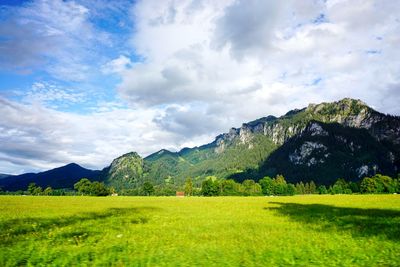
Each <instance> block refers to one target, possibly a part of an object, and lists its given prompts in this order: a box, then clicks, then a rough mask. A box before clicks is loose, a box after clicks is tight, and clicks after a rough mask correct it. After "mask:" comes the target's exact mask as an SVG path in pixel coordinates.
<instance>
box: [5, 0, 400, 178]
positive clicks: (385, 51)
mask: <svg viewBox="0 0 400 267" xmlns="http://www.w3.org/2000/svg"><path fill="white" fill-rule="evenodd" d="M399 14H400V5H399V3H398V1H389V0H381V1H373V0H326V1H322V0H321V1H319V0H306V1H295V0H288V1H268V0H246V1H245V0H222V1H211V0H182V1H172V0H166V1H156V0H146V1H131V0H120V1H106V0H75V1H69V0H66V1H61V0H31V1H4V0H3V1H0V114H1V116H2V117H1V119H0V132H1V134H0V142H1V144H2V146H1V147H0V173H13V174H16V173H23V172H27V171H41V170H45V169H49V168H53V167H57V166H60V165H64V164H67V163H70V162H77V163H79V164H81V165H83V166H85V167H88V168H96V169H99V168H103V167H105V166H106V165H108V164H109V163H110V162H111V161H112V159H113V158H115V157H117V156H119V155H121V154H123V153H126V152H129V151H137V152H138V153H139V154H141V155H142V156H146V155H148V154H150V153H152V152H155V151H157V150H159V149H161V148H166V149H171V150H178V149H180V148H182V147H185V146H195V145H201V144H204V143H207V142H211V141H212V140H213V138H214V136H216V135H217V134H219V133H221V132H226V131H227V130H228V129H229V128H230V127H238V126H240V125H241V123H243V122H246V121H250V120H254V119H256V118H259V117H263V116H266V115H270V114H272V115H282V114H284V113H286V112H287V111H288V110H290V109H294V108H302V107H304V106H307V105H308V104H309V103H318V102H323V101H335V100H338V99H341V98H344V97H352V98H358V99H361V100H363V101H364V102H366V103H368V104H369V105H371V106H373V107H374V108H376V109H377V110H379V111H381V112H385V113H390V114H395V115H399V114H400V108H399V105H398V103H399V101H400V81H399V78H400V77H399V73H400V53H398V47H399V46H400V18H399Z"/></svg>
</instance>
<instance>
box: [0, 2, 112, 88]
mask: <svg viewBox="0 0 400 267" xmlns="http://www.w3.org/2000/svg"><path fill="white" fill-rule="evenodd" d="M4 11H5V12H6V13H3V14H2V15H3V16H2V17H1V18H2V20H3V21H2V22H1V23H0V35H1V36H3V37H4V39H2V40H0V44H1V45H0V68H1V69H6V70H10V69H11V70H17V71H21V72H31V71H34V70H37V69H38V68H40V69H41V70H45V71H46V72H48V73H49V74H51V75H53V76H54V77H56V78H60V79H63V80H72V81H82V80H84V79H87V77H88V72H89V70H91V67H92V66H91V65H90V63H89V61H90V60H93V59H94V58H96V59H97V60H99V54H98V52H97V51H95V49H96V48H97V47H99V46H101V45H109V44H110V40H109V36H108V34H107V33H105V32H102V31H99V30H98V29H96V28H95V27H94V25H93V24H92V23H91V22H90V21H89V15H90V10H89V9H88V8H87V7H85V6H83V5H80V4H78V3H76V2H74V1H62V0H51V1H49V0H37V1H32V2H28V3H25V4H24V6H23V7H6V8H5V9H4Z"/></svg>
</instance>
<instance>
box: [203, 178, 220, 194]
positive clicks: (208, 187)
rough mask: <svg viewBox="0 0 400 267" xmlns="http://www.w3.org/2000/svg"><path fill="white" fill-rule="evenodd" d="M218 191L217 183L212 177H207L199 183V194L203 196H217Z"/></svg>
mask: <svg viewBox="0 0 400 267" xmlns="http://www.w3.org/2000/svg"><path fill="white" fill-rule="evenodd" d="M219 192H220V190H219V188H218V184H217V183H215V182H214V181H213V179H210V178H208V179H206V180H204V181H203V183H202V184H201V194H202V195H203V196H218V195H219Z"/></svg>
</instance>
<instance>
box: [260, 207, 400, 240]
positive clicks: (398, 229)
mask: <svg viewBox="0 0 400 267" xmlns="http://www.w3.org/2000/svg"><path fill="white" fill-rule="evenodd" d="M270 203H271V204H276V205H279V206H278V207H271V208H265V209H266V210H273V211H276V212H278V213H279V214H282V215H285V216H288V217H290V219H292V220H295V221H298V222H301V223H305V224H308V225H310V226H313V227H314V228H315V229H316V230H324V231H333V230H339V231H349V232H351V234H352V235H353V237H368V236H379V237H382V238H385V239H388V240H391V241H396V242H399V241H400V211H396V210H385V209H361V208H346V207H336V206H330V205H322V204H298V203H281V202H270Z"/></svg>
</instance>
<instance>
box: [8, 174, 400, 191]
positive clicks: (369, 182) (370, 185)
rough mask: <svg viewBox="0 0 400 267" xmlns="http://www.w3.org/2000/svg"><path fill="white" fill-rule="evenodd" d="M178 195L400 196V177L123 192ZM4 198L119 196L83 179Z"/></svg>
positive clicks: (227, 182) (215, 182)
mask: <svg viewBox="0 0 400 267" xmlns="http://www.w3.org/2000/svg"><path fill="white" fill-rule="evenodd" d="M176 191H183V192H185V195H186V196H262V195H266V196H291V195H303V194H353V193H358V194H383V193H390V194H393V193H400V175H398V177H397V178H392V177H389V176H386V175H382V174H376V175H374V176H372V177H364V178H363V179H362V180H361V181H360V182H352V181H346V180H345V179H343V178H340V179H338V180H336V182H335V183H334V184H332V185H330V186H325V185H319V186H317V185H316V184H315V183H314V182H313V181H310V182H306V183H304V182H299V183H296V184H292V183H288V182H287V181H286V179H285V177H284V176H283V175H277V176H276V177H274V178H271V177H268V176H266V177H264V178H262V179H260V180H259V181H258V182H256V181H254V180H252V179H247V180H244V181H243V182H242V183H238V182H236V181H234V180H232V179H219V178H217V177H215V176H208V177H206V178H205V179H204V180H203V181H202V182H201V184H197V186H196V185H195V183H194V181H193V179H192V178H190V177H189V178H187V179H186V181H185V184H184V185H183V186H174V185H153V184H152V183H151V182H149V181H146V182H144V183H143V184H142V186H141V187H138V188H133V189H122V190H120V191H119V192H118V193H120V195H130V196H173V195H175V194H176ZM0 193H1V194H20V195H22V194H26V195H44V196H50V195H87V196H108V195H112V194H116V193H117V192H116V190H115V189H114V188H113V187H108V186H106V185H105V184H104V183H103V182H98V181H94V182H91V181H90V180H89V179H87V178H83V179H81V180H80V181H78V182H77V183H75V185H74V190H71V189H52V188H51V187H46V188H45V189H42V187H40V186H37V185H36V184H35V183H30V184H29V185H28V187H27V189H26V191H22V190H20V191H17V192H2V191H1V189H0Z"/></svg>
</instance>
